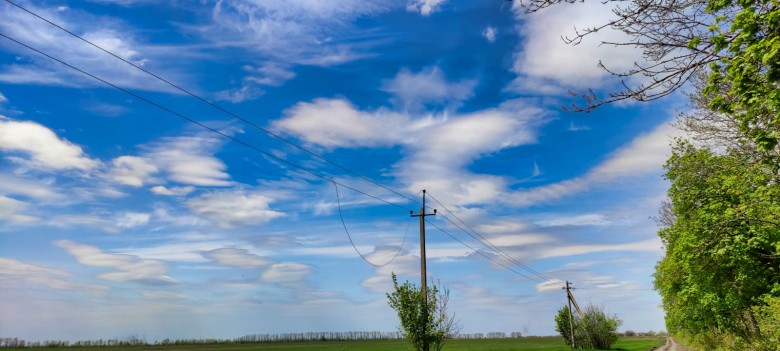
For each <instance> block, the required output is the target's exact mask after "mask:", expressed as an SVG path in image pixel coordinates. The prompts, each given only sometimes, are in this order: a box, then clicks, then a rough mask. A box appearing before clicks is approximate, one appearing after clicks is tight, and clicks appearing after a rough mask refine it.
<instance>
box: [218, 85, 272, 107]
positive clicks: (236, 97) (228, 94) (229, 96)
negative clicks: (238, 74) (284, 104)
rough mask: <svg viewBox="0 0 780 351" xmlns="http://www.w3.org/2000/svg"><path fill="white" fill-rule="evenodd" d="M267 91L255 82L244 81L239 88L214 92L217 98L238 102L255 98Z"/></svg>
mask: <svg viewBox="0 0 780 351" xmlns="http://www.w3.org/2000/svg"><path fill="white" fill-rule="evenodd" d="M263 94H265V91H263V89H260V88H258V87H256V86H255V85H254V84H248V83H246V82H244V84H243V85H241V87H239V88H234V89H227V90H220V91H218V92H216V93H215V94H214V97H215V98H216V99H217V100H222V101H229V102H232V103H234V104H237V103H239V102H242V101H246V100H254V99H257V98H259V97H260V96H263Z"/></svg>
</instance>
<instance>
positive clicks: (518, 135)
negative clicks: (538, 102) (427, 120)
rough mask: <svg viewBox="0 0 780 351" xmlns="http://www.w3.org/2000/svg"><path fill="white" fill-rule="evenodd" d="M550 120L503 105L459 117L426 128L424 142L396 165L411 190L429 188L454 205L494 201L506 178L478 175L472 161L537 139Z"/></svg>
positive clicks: (531, 109)
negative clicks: (473, 168) (544, 124)
mask: <svg viewBox="0 0 780 351" xmlns="http://www.w3.org/2000/svg"><path fill="white" fill-rule="evenodd" d="M544 121H545V118H544V112H542V111H541V110H537V109H535V108H525V109H513V108H509V107H499V108H496V109H489V110H483V111H478V112H475V113H471V114H467V115H463V116H458V117H457V118H452V119H449V120H447V121H446V122H445V123H442V124H440V125H437V126H436V127H435V128H429V129H428V130H426V131H425V133H424V134H425V136H424V139H423V140H424V141H420V142H417V143H416V144H415V145H414V146H413V153H412V154H411V155H410V156H409V157H407V158H405V159H403V160H402V161H400V162H399V163H398V164H397V165H396V166H395V167H396V169H397V171H396V172H397V174H398V176H399V177H401V179H402V181H403V182H404V183H405V184H406V188H407V189H408V190H409V191H416V190H417V189H428V190H430V191H431V192H432V193H433V194H434V195H435V196H437V197H439V200H440V201H443V202H444V203H447V204H452V205H466V204H479V203H485V202H489V201H492V200H493V199H495V198H496V197H497V196H499V195H500V194H501V193H503V192H504V191H505V189H506V186H507V183H508V179H507V178H505V177H504V176H498V175H490V174H474V173H471V172H469V171H468V170H467V167H468V165H469V164H470V163H471V162H473V161H474V160H476V159H477V158H479V157H482V156H485V155H487V154H491V153H494V152H499V151H501V150H504V149H507V148H512V147H516V146H519V145H527V144H532V143H535V142H536V128H537V127H538V126H539V125H541V124H543V123H544Z"/></svg>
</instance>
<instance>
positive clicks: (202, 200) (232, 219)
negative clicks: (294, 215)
mask: <svg viewBox="0 0 780 351" xmlns="http://www.w3.org/2000/svg"><path fill="white" fill-rule="evenodd" d="M271 202H273V199H272V198H270V197H267V196H264V195H261V194H257V193H254V194H253V193H247V192H246V191H244V190H226V191H215V192H210V193H206V194H204V195H201V196H199V197H196V198H193V199H190V200H188V201H187V207H189V208H190V210H192V212H193V213H194V214H195V215H197V216H200V217H203V218H206V219H208V220H210V221H212V222H214V223H216V224H218V225H220V226H222V227H228V228H229V227H236V226H249V225H254V224H259V223H265V222H268V221H270V220H272V219H274V218H277V217H281V216H283V215H284V213H282V212H277V211H273V210H271V209H270V207H269V204H270V203H271Z"/></svg>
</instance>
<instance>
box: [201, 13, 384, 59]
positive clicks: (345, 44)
mask: <svg viewBox="0 0 780 351" xmlns="http://www.w3.org/2000/svg"><path fill="white" fill-rule="evenodd" d="M393 6H398V5H393V4H392V3H391V2H390V3H389V2H386V1H377V0H368V1H365V0H347V1H332V2H322V1H296V2H274V1H247V0H242V1H230V2H222V1H219V2H217V3H216V4H215V6H214V9H213V11H212V19H213V23H211V24H210V25H207V26H205V27H203V28H201V31H202V33H204V35H205V36H206V38H208V39H209V40H211V41H213V42H214V43H215V44H216V45H222V46H235V47H241V48H242V49H246V48H248V49H249V50H250V51H253V52H255V53H259V54H261V55H262V57H261V59H262V58H265V59H272V60H273V61H275V62H280V63H281V62H287V63H292V64H304V65H317V66H328V65H334V64H340V63H344V62H347V61H351V60H354V59H357V58H359V57H361V56H363V55H366V54H367V53H366V52H364V50H363V49H361V46H365V45H366V44H365V43H360V41H362V40H361V39H359V38H357V39H355V35H354V27H353V26H352V21H354V20H357V19H358V18H361V17H365V16H372V15H375V14H378V13H383V12H385V11H387V10H388V9H390V8H392V7H393Z"/></svg>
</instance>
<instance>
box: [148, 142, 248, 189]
mask: <svg viewBox="0 0 780 351" xmlns="http://www.w3.org/2000/svg"><path fill="white" fill-rule="evenodd" d="M222 143H223V141H222V140H221V139H218V138H217V137H215V136H213V135H208V134H196V135H190V136H180V137H166V138H162V139H161V140H160V141H157V142H154V143H151V144H149V145H145V146H142V147H141V148H142V150H144V152H143V156H144V157H145V158H146V159H147V160H148V161H149V162H151V163H152V164H154V165H155V166H156V167H157V168H158V169H160V170H161V171H162V172H164V173H166V174H167V175H168V180H171V181H174V182H178V183H182V184H187V185H195V186H217V187H222V186H229V185H232V184H233V183H232V182H231V181H230V175H229V174H227V172H225V170H226V169H227V166H226V165H225V163H223V162H222V161H221V160H220V159H218V158H216V157H214V156H213V153H215V152H216V150H217V148H218V147H220V146H221V145H222ZM160 190H162V189H160Z"/></svg>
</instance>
